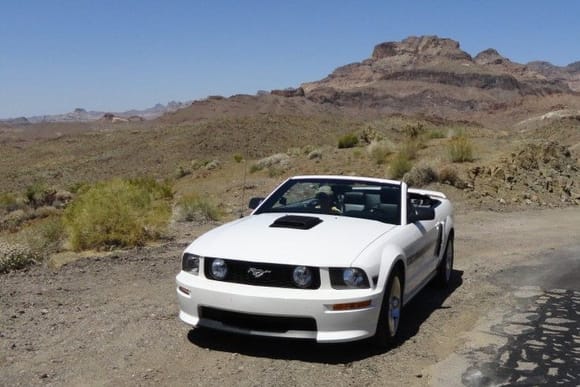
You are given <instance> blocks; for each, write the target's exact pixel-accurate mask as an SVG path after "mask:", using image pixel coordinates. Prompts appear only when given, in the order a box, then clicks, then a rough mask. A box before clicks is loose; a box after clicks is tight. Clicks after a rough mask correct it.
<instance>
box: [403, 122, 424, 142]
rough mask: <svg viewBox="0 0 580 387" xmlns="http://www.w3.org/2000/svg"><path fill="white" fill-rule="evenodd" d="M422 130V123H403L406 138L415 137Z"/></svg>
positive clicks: (417, 136) (419, 134)
mask: <svg viewBox="0 0 580 387" xmlns="http://www.w3.org/2000/svg"><path fill="white" fill-rule="evenodd" d="M423 132H424V128H423V124H421V123H417V124H415V125H405V127H404V128H403V133H404V134H405V137H407V138H408V139H417V138H419V136H421V134H422V133H423Z"/></svg>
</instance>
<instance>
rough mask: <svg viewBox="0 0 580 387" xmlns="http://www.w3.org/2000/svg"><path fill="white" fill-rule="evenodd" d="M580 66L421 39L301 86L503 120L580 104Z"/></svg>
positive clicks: (320, 96)
mask: <svg viewBox="0 0 580 387" xmlns="http://www.w3.org/2000/svg"><path fill="white" fill-rule="evenodd" d="M579 67H580V66H579V65H578V64H577V63H575V64H571V65H570V66H568V67H565V68H558V67H557V66H552V65H549V66H548V65H545V64H539V65H536V64H534V63H532V64H529V65H524V64H519V63H516V62H512V61H511V60H509V59H508V58H506V57H503V56H502V55H500V54H499V53H498V52H497V51H496V50H494V49H487V50H484V51H482V52H480V53H479V54H477V55H476V56H475V57H471V55H469V54H468V53H467V52H465V51H463V50H461V48H460V45H459V43H458V42H457V41H454V40H452V39H446V38H439V37H437V36H420V37H409V38H406V39H404V40H402V41H401V42H386V43H381V44H378V45H377V46H375V48H374V50H373V52H372V54H371V57H370V58H368V59H365V60H363V61H362V62H358V63H352V64H349V65H346V66H342V67H339V68H337V69H336V70H335V71H333V72H332V73H331V74H330V75H328V76H327V77H326V78H324V79H322V80H320V81H315V82H308V83H304V84H302V85H301V87H300V88H301V90H303V93H304V95H305V98H307V99H309V100H311V101H315V102H319V103H328V104H333V105H338V106H348V107H356V108H359V109H361V110H366V111H371V110H372V111H375V112H380V113H387V114H388V113H404V114H414V113H421V114H428V115H436V116H442V117H447V118H452V119H470V120H477V121H493V119H494V118H499V121H501V120H502V119H503V118H504V117H505V116H506V115H508V116H510V117H512V116H513V118H516V117H517V116H520V117H524V116H525V115H526V114H529V111H530V110H531V111H534V112H535V111H537V112H545V111H549V109H550V106H553V105H559V106H566V107H568V106H570V107H575V108H578V107H580V93H579V92H578V83H579V72H578V68H579Z"/></svg>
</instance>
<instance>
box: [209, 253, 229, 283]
mask: <svg viewBox="0 0 580 387" xmlns="http://www.w3.org/2000/svg"><path fill="white" fill-rule="evenodd" d="M211 275H212V277H213V278H215V279H217V280H223V279H224V278H226V276H227V275H228V265H227V264H226V261H224V260H223V259H221V258H217V259H214V260H213V262H212V263H211Z"/></svg>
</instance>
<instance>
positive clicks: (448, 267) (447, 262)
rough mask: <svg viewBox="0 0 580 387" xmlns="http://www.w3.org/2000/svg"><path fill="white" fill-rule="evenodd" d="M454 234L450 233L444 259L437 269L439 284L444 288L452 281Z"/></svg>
mask: <svg viewBox="0 0 580 387" xmlns="http://www.w3.org/2000/svg"><path fill="white" fill-rule="evenodd" d="M453 258H454V252H453V234H451V235H449V239H448V240H447V245H446V246H445V252H444V253H443V259H442V260H441V263H440V264H439V268H438V269H437V279H436V281H437V284H438V285H439V286H440V287H442V288H448V287H449V284H450V283H451V274H452V273H453Z"/></svg>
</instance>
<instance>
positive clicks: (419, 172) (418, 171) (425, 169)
mask: <svg viewBox="0 0 580 387" xmlns="http://www.w3.org/2000/svg"><path fill="white" fill-rule="evenodd" d="M403 180H404V181H405V182H406V183H407V184H409V185H410V186H412V187H422V186H424V185H427V184H429V183H433V182H435V181H437V173H435V171H434V170H433V168H431V167H429V166H416V167H413V168H411V170H410V171H409V172H407V173H405V175H404V176H403Z"/></svg>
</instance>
